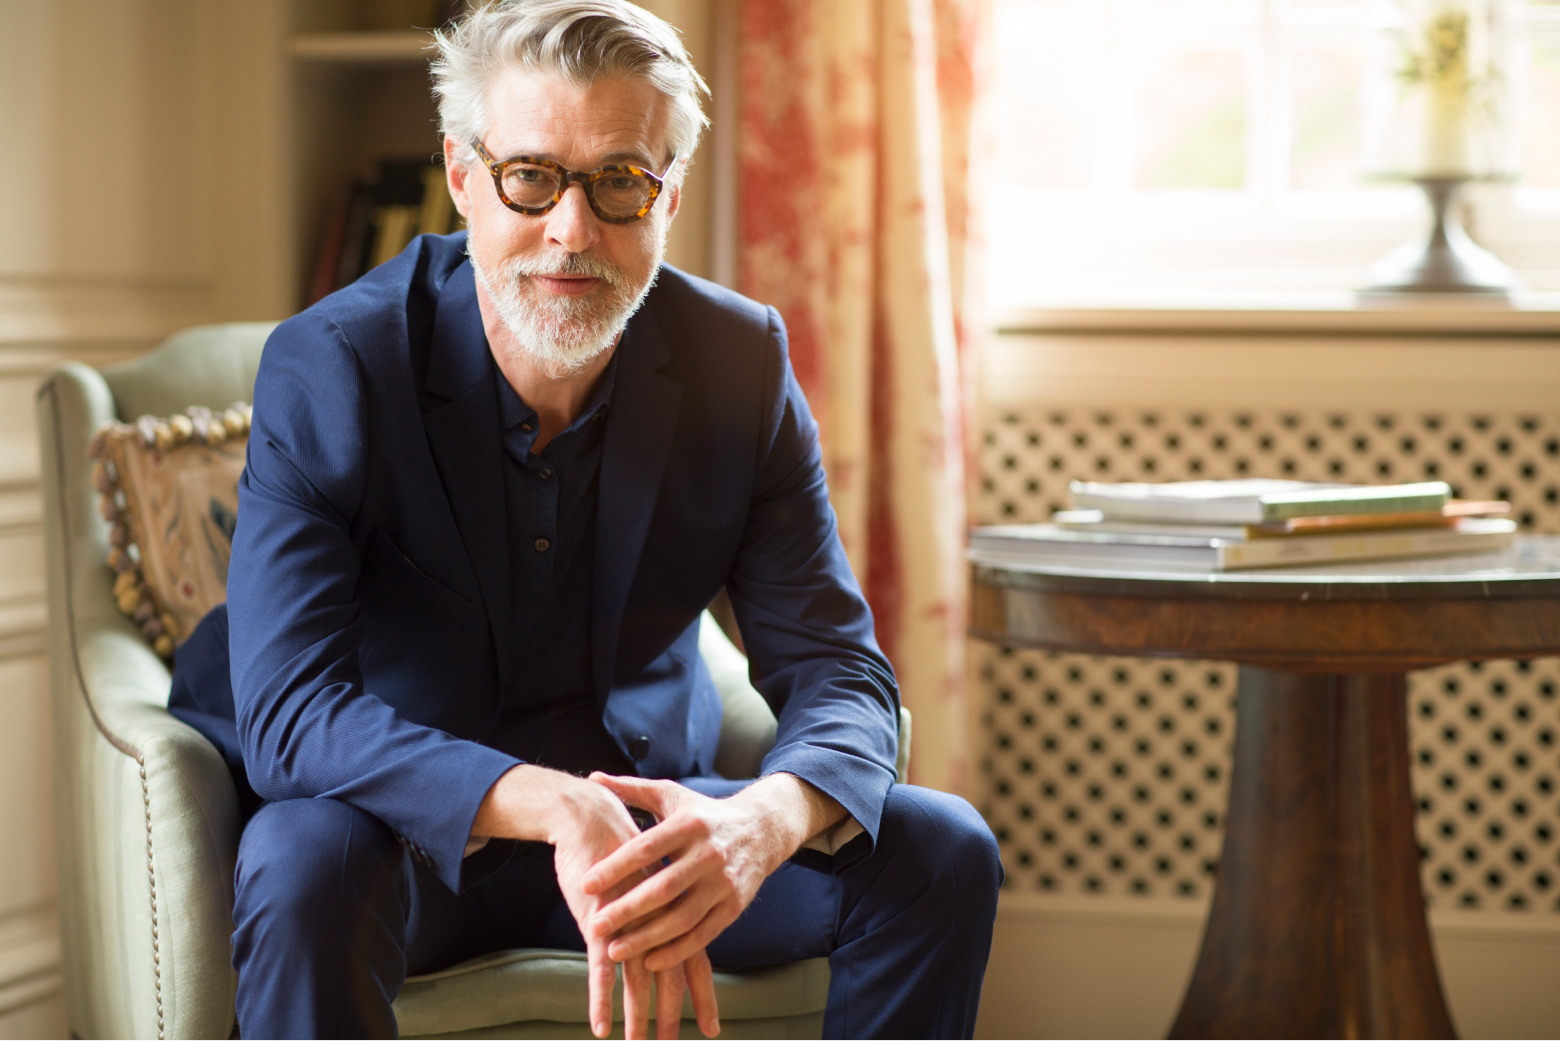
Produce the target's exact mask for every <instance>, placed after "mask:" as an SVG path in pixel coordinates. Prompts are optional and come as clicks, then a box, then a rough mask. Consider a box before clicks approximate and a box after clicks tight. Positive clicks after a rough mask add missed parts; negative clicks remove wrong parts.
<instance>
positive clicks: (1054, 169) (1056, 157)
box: [996, 50, 1100, 188]
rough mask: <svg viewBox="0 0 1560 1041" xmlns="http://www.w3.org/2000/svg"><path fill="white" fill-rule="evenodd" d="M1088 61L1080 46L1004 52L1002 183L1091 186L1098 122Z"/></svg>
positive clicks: (999, 175)
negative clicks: (1069, 48) (1070, 49)
mask: <svg viewBox="0 0 1560 1041" xmlns="http://www.w3.org/2000/svg"><path fill="white" fill-rule="evenodd" d="M1092 65H1094V63H1092V62H1090V61H1089V60H1088V57H1087V55H1086V53H1080V52H1079V51H1078V50H1073V51H1070V52H1062V51H1024V52H1018V51H1007V52H1005V53H1004V55H1003V60H1002V61H1001V63H1000V67H999V71H998V86H997V99H998V112H997V124H996V125H997V126H998V127H1000V128H1001V133H999V134H998V135H997V167H996V169H997V179H998V180H999V181H1000V182H1001V183H1002V184H1004V185H1011V186H1014V187H1025V188H1087V187H1089V185H1090V182H1091V181H1092V180H1093V162H1094V156H1095V154H1096V149H1097V138H1096V136H1095V135H1096V133H1097V131H1098V128H1099V124H1100V111H1099V109H1100V105H1099V97H1098V92H1097V90H1096V89H1095V83H1096V80H1095V76H1094V74H1093V73H1094V71H1095V69H1094V68H1091V66H1092ZM1095 68H1097V66H1095Z"/></svg>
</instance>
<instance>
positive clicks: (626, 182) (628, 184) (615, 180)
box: [607, 174, 638, 192]
mask: <svg viewBox="0 0 1560 1041" xmlns="http://www.w3.org/2000/svg"><path fill="white" fill-rule="evenodd" d="M637 183H638V182H637V181H636V180H635V179H634V178H632V177H630V176H628V175H627V174H619V175H617V176H616V177H609V178H607V187H608V188H610V189H612V190H613V191H615V192H626V191H630V190H632V189H633V188H634V186H635V185H636V184H637Z"/></svg>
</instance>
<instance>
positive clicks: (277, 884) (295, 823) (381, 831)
mask: <svg viewBox="0 0 1560 1041" xmlns="http://www.w3.org/2000/svg"><path fill="white" fill-rule="evenodd" d="M400 856H401V848H400V844H399V843H398V842H397V841H396V838H395V834H394V832H392V831H391V830H390V829H389V827H387V826H386V825H385V824H384V822H383V821H381V820H379V819H378V818H377V817H375V816H373V815H372V814H369V813H365V812H364V811H363V810H360V809H358V808H357V807H355V806H350V805H348V804H347V803H344V802H339V801H337V800H335V799H290V800H286V801H284V802H274V803H268V804H266V805H265V806H263V807H261V809H260V811H259V812H258V813H256V814H255V816H254V818H253V819H251V820H250V822H249V824H248V825H247V826H245V828H244V833H243V836H242V837H241V838H240V839H239V845H238V873H237V889H238V892H237V894H236V895H237V904H238V907H237V908H236V909H235V916H236V917H238V918H243V917H246V916H247V915H249V914H254V913H257V912H264V913H267V914H272V915H274V914H278V913H280V914H283V915H287V914H289V913H292V914H295V915H298V916H307V917H308V918H309V919H311V920H318V919H319V916H321V915H326V916H329V915H331V914H332V913H337V914H339V913H340V912H341V911H344V910H345V909H346V906H347V905H348V904H351V903H352V902H353V901H352V899H351V898H352V895H353V893H354V892H362V891H363V890H365V889H372V888H378V887H381V886H383V885H384V884H385V883H387V882H390V881H391V880H392V879H393V876H394V873H395V869H396V867H397V865H398V863H399V860H400Z"/></svg>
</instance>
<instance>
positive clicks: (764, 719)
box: [699, 611, 910, 783]
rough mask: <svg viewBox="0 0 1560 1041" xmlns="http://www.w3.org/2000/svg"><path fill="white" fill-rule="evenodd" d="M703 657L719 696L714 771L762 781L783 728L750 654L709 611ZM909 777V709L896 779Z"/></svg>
mask: <svg viewBox="0 0 1560 1041" xmlns="http://www.w3.org/2000/svg"><path fill="white" fill-rule="evenodd" d="M699 656H700V657H702V658H703V659H704V667H705V668H707V669H709V671H710V678H711V679H712V680H714V681H715V689H716V690H717V691H719V692H720V704H721V711H722V716H721V721H720V745H719V747H718V748H717V749H716V752H715V771H716V772H717V773H719V774H720V775H721V776H722V777H730V778H732V779H733V780H736V779H740V778H748V777H757V776H758V770H759V766H760V765H761V764H762V763H763V761H764V756H766V755H768V754H769V750H770V749H771V748H773V747H774V746H775V733H776V732H777V731H778V729H779V724H777V723H776V722H775V714H774V712H772V711H770V708H769V702H767V701H765V700H764V697H763V695H762V694H760V693H759V692H758V691H756V690H754V689H753V684H752V682H750V681H749V679H748V660H747V655H745V654H743V653H742V652H741V651H739V650H738V649H737V646H736V644H734V643H732V642H731V640H729V639H728V638H727V637H726V634H725V632H724V631H722V629H721V627H720V623H719V622H717V621H716V620H715V617H714V616H713V615H711V614H710V613H709V612H708V611H705V612H704V614H703V615H702V616H701V617H700V619H699ZM909 775H910V710H909V709H907V708H905V707H904V706H902V705H901V706H900V708H899V751H898V753H897V754H896V755H895V757H894V776H895V779H896V780H898V781H900V782H901V783H903V782H904V781H905V779H906V778H907V777H909Z"/></svg>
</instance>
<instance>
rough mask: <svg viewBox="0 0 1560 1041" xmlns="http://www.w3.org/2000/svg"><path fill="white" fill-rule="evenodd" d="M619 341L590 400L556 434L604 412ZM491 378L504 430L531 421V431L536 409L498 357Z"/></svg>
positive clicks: (533, 426) (619, 345)
mask: <svg viewBox="0 0 1560 1041" xmlns="http://www.w3.org/2000/svg"><path fill="white" fill-rule="evenodd" d="M622 347H623V344H622V341H621V339H620V340H619V342H618V344H617V346H616V347H615V348H613V351H612V357H611V359H610V360H609V361H608V362H607V367H606V369H605V370H604V371H603V372H602V374H601V379H600V381H599V382H598V383H597V384H596V389H595V391H593V392H592V393H591V396H590V400H589V401H587V402H586V403H585V408H584V409H583V410H581V412H580V414H579V416H577V417H576V418H575V420H574V422H572V423H570V424H569V425H568V427H567V428H566V429H564V430H563V431H562V432H561V433H560V434H559V435H558V436H560V437H561V436H562V435H563V434H567V433H571V432H573V431H575V430H578V429H580V428H581V427H583V426H584V425H585V424H586V423H588V422H590V421H591V420H592V419H595V418H596V416H597V415H598V414H603V415H604V414H605V410H606V408H607V406H608V404H610V403H611V400H612V387H613V385H614V384H615V383H616V382H617V367H618V357H619V355H620V354H621V352H622ZM492 365H493V379H494V382H495V383H497V384H498V421H499V426H500V427H501V428H502V429H504V430H506V431H507V430H511V429H513V428H515V427H517V426H522V425H524V424H530V426H531V428H532V430H531V432H532V433H535V428H536V425H537V424H536V410H535V409H533V408H532V407H531V406H530V405H527V404H526V403H525V401H524V400H523V399H522V398H521V397H520V395H519V394H517V393H515V388H514V387H512V386H510V385H509V380H508V379H506V378H505V377H504V373H503V370H502V369H500V368H499V367H498V362H497V360H494V361H493V362H492Z"/></svg>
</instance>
